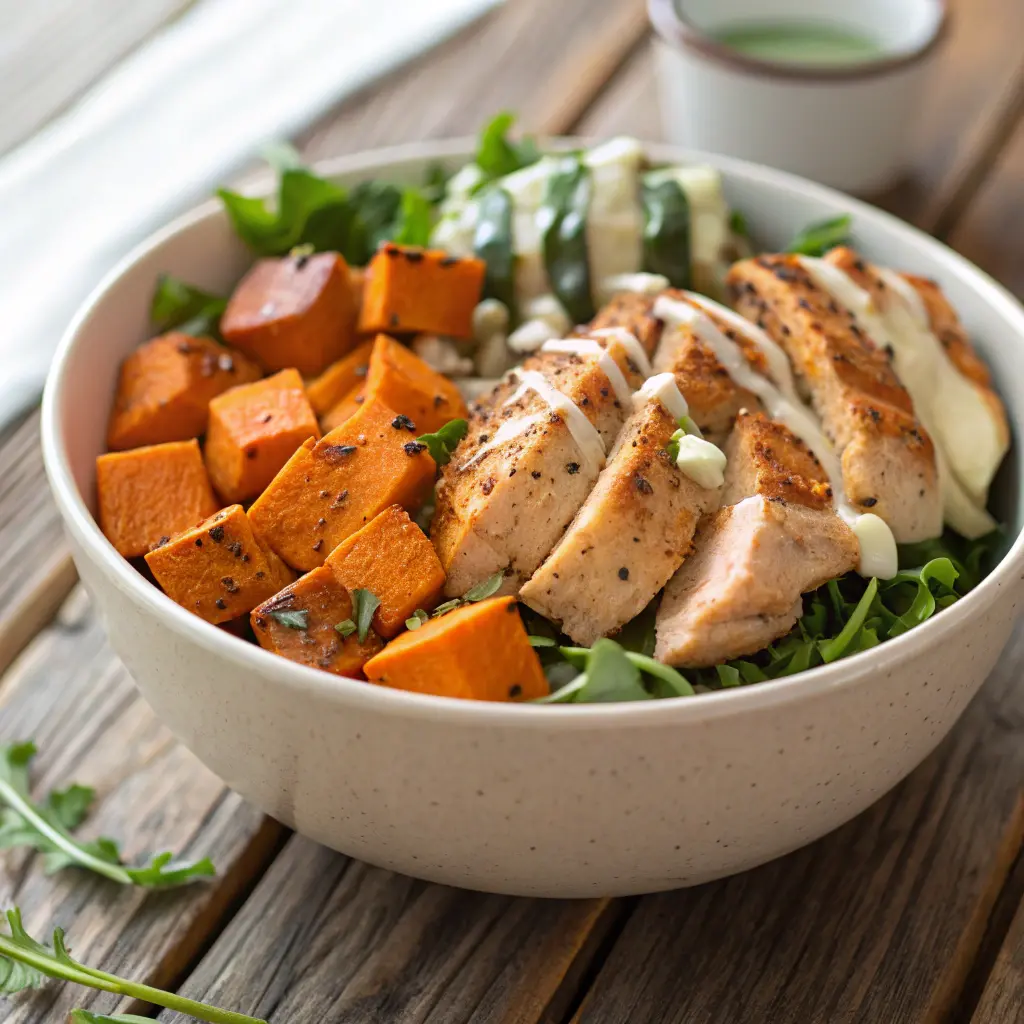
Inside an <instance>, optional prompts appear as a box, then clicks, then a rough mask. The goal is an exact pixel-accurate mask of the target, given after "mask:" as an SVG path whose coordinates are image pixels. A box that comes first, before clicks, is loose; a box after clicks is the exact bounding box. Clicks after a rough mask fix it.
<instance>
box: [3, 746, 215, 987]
mask: <svg viewBox="0 0 1024 1024" xmlns="http://www.w3.org/2000/svg"><path fill="white" fill-rule="evenodd" d="M35 752H36V748H35V744H33V743H31V742H28V743H13V744H8V745H6V746H3V747H0V803H2V804H4V805H6V806H5V807H4V810H3V813H2V815H0V848H10V847H15V846H27V847H30V848H31V849H34V850H36V851H38V852H39V853H42V854H43V857H44V866H45V869H46V871H47V873H52V872H54V871H58V870H60V869H62V868H66V867H81V868H87V869H88V870H90V871H94V872H96V874H99V875H103V876H104V877H106V878H109V879H111V881H114V882H118V883H120V884H121V885H138V886H143V887H147V888H167V887H170V886H174V885H183V884H185V883H187V882H191V881H193V880H195V879H197V878H201V877H208V876H211V875H213V874H215V871H214V867H213V864H212V863H211V862H210V860H209V859H208V858H204V859H202V860H200V861H195V862H174V861H172V859H171V854H169V853H161V854H158V855H157V856H155V857H154V858H153V859H152V860H151V861H150V863H149V864H147V865H142V866H139V867H132V866H129V865H126V864H123V863H122V862H121V853H120V850H119V849H118V846H117V844H116V843H115V842H114V841H113V840H112V839H107V838H104V837H101V838H99V839H94V840H90V841H79V840H77V839H75V838H74V837H73V836H72V835H71V834H70V829H72V828H74V827H75V826H76V825H78V824H79V823H80V822H81V821H82V819H83V818H84V817H85V814H86V813H87V812H88V809H89V806H90V804H91V803H92V799H93V791H92V790H91V789H88V788H87V787H85V786H77V785H76V786H71V787H69V788H68V789H66V790H57V791H56V792H53V793H51V794H50V795H49V796H48V797H47V798H46V800H45V801H44V802H43V803H41V804H35V803H33V802H32V799H31V797H30V795H29V786H28V772H29V765H30V763H31V760H32V758H33V757H34V756H35ZM3 983H4V982H3V978H2V976H0V987H2V985H3Z"/></svg>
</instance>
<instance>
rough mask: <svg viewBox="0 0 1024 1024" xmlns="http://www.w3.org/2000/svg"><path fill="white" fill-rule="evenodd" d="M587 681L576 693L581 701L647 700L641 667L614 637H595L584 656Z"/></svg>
mask: <svg viewBox="0 0 1024 1024" xmlns="http://www.w3.org/2000/svg"><path fill="white" fill-rule="evenodd" d="M586 676H587V682H586V683H585V684H584V686H583V688H582V689H581V690H580V691H579V693H578V694H577V695H576V701H577V702H578V703H584V704H599V703H609V702H613V701H629V700H649V699H650V696H651V695H650V694H649V693H648V692H647V691H646V690H645V689H644V688H643V685H642V684H641V682H640V670H639V669H638V668H637V667H636V666H635V665H634V664H633V663H632V662H631V661H630V660H629V658H628V657H627V656H626V652H625V651H624V650H623V649H622V648H621V647H620V646H619V645H618V644H617V643H615V641H614V640H608V639H601V640H598V641H597V642H596V643H595V644H594V646H593V647H591V648H590V652H589V654H588V657H587V668H586Z"/></svg>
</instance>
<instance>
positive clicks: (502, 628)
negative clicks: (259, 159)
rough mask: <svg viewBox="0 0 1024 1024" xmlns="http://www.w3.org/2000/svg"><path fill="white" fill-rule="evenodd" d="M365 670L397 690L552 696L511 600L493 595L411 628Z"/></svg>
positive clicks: (528, 697)
mask: <svg viewBox="0 0 1024 1024" xmlns="http://www.w3.org/2000/svg"><path fill="white" fill-rule="evenodd" d="M363 671H364V672H365V673H366V678H367V679H369V680H371V682H374V683H383V684H384V685H385V686H393V687H395V688H396V689H399V690H413V691H414V692H416V693H433V694H437V695H438V696H440V697H462V698H465V699H468V700H532V699H533V698H535V697H543V696H544V695H545V694H547V693H548V683H547V679H545V677H544V670H543V669H542V668H541V665H540V661H539V659H538V658H537V655H536V653H534V650H533V648H532V647H531V646H530V641H529V638H528V637H527V635H526V630H525V629H524V628H523V620H522V619H520V618H519V613H518V610H517V608H516V601H515V598H513V597H492V598H490V599H488V600H486V601H480V602H479V603H478V604H468V605H463V606H462V607H461V608H458V609H456V610H455V611H453V612H449V613H448V614H447V615H442V616H441V617H440V618H437V619H430V620H429V621H427V622H425V623H424V624H423V625H422V626H421V627H420V628H419V629H417V630H410V631H409V632H408V633H403V634H402V635H401V636H400V637H398V638H397V639H395V640H392V641H391V643H389V644H388V645H387V647H385V648H384V650H383V651H381V653H380V654H378V655H377V656H376V657H374V658H371V659H370V660H369V661H368V662H367V663H366V665H365V666H363Z"/></svg>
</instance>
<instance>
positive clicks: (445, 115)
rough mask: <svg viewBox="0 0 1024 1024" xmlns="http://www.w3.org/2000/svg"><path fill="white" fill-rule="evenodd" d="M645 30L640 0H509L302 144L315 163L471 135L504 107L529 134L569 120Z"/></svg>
mask: <svg viewBox="0 0 1024 1024" xmlns="http://www.w3.org/2000/svg"><path fill="white" fill-rule="evenodd" d="M646 31H647V22H646V14H645V7H644V4H643V0H561V2H560V3H557V4H553V3H549V2H548V0H509V2H507V3H506V4H505V5H504V6H502V7H500V8H499V9H498V10H497V11H495V12H494V13H493V14H492V15H491V16H490V17H488V18H486V19H484V20H483V21H481V22H479V23H478V24H477V25H475V26H473V27H472V28H471V29H469V30H468V31H467V32H464V33H462V34H461V35H459V36H458V37H457V38H455V39H453V40H451V41H449V42H448V43H446V44H445V45H444V46H442V47H440V48H439V49H438V50H437V51H435V52H434V53H432V54H429V55H427V56H425V57H423V58H421V59H420V60H419V61H417V62H416V63H414V64H413V65H411V66H410V67H409V68H407V69H405V70H404V71H401V72H399V73H398V74H397V75H395V76H393V77H392V78H391V79H389V80H388V81H387V82H385V83H383V84H382V85H380V86H378V87H376V88H374V89H373V90H372V91H367V92H364V93H362V94H360V95H359V96H356V97H354V98H353V99H352V100H351V101H349V102H347V103H345V104H344V105H343V106H341V107H340V108H339V109H338V111H336V112H335V113H334V114H333V115H331V116H330V117H329V118H326V119H325V120H324V122H323V123H322V125H321V126H320V127H319V128H317V129H315V130H314V131H313V132H312V133H311V134H310V136H309V137H308V139H307V140H306V142H305V145H304V149H305V151H306V152H307V154H308V155H309V156H310V157H311V158H313V159H318V158H321V157H326V156H335V155H338V154H340V153H350V152H353V151H355V150H359V149H363V148H366V147H367V146H370V145H373V146H381V145H387V144H389V143H395V142H408V141H410V140H413V139H423V138H441V137H444V136H454V135H465V134H472V133H475V132H476V131H477V129H478V128H479V127H480V126H481V125H482V124H483V123H484V122H485V121H486V120H487V119H488V118H489V117H491V116H492V115H493V114H495V113H496V112H497V111H499V110H502V109H509V110H515V111H518V112H519V114H520V118H521V123H522V125H523V126H524V127H525V128H527V129H528V130H530V131H535V132H541V133H546V134H554V133H557V132H564V131H568V130H570V129H571V128H573V127H574V126H575V124H576V123H577V121H578V120H579V118H580V117H581V115H582V114H583V112H584V111H585V110H586V107H587V105H588V104H589V102H590V100H591V98H592V96H593V94H594V93H595V92H596V91H597V89H598V88H600V87H601V85H603V83H604V82H605V81H606V79H607V78H608V75H609V73H610V72H611V71H613V70H614V69H615V68H617V67H618V66H619V64H620V63H621V62H622V61H623V60H625V59H626V58H627V57H628V56H629V55H630V54H631V53H632V51H633V49H634V48H635V47H636V45H637V42H638V41H639V40H641V39H642V38H643V37H644V35H645V34H646Z"/></svg>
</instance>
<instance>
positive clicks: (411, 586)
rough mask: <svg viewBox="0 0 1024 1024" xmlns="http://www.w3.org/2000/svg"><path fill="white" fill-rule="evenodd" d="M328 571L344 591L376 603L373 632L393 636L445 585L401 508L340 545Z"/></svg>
mask: <svg viewBox="0 0 1024 1024" xmlns="http://www.w3.org/2000/svg"><path fill="white" fill-rule="evenodd" d="M326 564H327V566H328V567H329V568H330V569H331V570H332V571H333V573H334V575H335V576H337V577H338V579H339V580H341V582H342V583H343V584H344V585H345V586H346V587H347V588H348V589H349V590H355V589H357V588H359V587H361V588H363V589H365V590H369V591H372V592H373V593H374V594H375V595H376V596H377V598H378V599H379V600H380V606H379V607H378V609H377V611H376V613H375V614H374V616H373V628H374V629H375V630H376V631H377V632H378V633H379V634H380V635H381V636H383V637H393V636H395V635H396V634H398V633H400V632H401V631H402V629H403V628H404V627H405V620H406V619H408V618H409V617H410V616H411V615H412V613H413V612H414V611H416V609H417V608H422V609H423V610H424V611H428V612H429V611H431V610H432V609H433V607H434V605H435V604H437V600H438V598H439V597H440V596H441V588H442V587H443V586H444V569H442V568H441V562H440V561H439V559H438V557H437V552H435V551H434V545H433V544H431V543H430V540H429V539H428V538H427V535H426V534H425V533H424V532H423V531H422V530H421V529H420V528H419V527H418V526H417V525H416V524H415V523H414V522H413V521H412V520H411V519H410V518H409V513H408V512H406V511H405V509H403V508H402V507H401V506H400V505H392V506H391V507H390V508H386V509H384V511H383V512H381V514H380V515H379V516H375V517H374V518H373V519H371V520H370V522H368V523H367V524H366V525H365V526H364V527H363V528H362V529H361V530H357V531H356V532H355V533H353V534H352V536H351V537H347V538H346V539H345V540H343V541H342V542H341V543H340V544H339V545H338V546H337V547H336V548H335V549H334V550H333V551H332V552H331V553H330V554H329V555H328V556H327V563H326Z"/></svg>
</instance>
